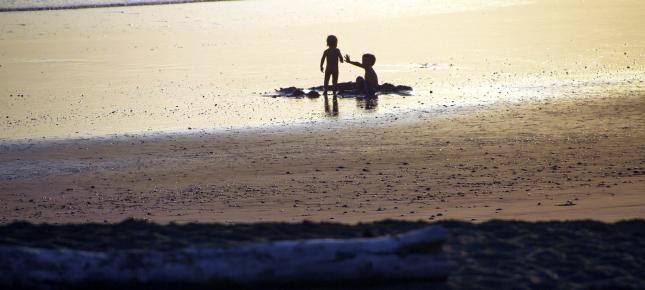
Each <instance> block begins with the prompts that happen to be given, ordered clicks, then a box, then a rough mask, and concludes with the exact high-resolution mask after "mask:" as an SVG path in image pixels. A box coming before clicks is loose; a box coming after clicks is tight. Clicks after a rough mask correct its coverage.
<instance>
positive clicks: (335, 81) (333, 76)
mask: <svg viewBox="0 0 645 290" xmlns="http://www.w3.org/2000/svg"><path fill="white" fill-rule="evenodd" d="M331 82H332V84H334V87H333V88H332V89H333V90H334V95H336V91H338V71H334V72H332V73H331Z"/></svg>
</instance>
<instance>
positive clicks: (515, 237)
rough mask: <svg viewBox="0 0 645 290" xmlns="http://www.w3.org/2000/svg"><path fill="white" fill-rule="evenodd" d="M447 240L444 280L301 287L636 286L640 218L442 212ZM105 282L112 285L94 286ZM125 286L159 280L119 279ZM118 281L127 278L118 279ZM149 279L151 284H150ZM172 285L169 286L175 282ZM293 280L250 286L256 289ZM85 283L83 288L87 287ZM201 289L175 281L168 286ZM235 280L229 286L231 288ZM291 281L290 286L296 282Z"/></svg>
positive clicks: (129, 239) (11, 231)
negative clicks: (472, 218) (526, 218)
mask: <svg viewBox="0 0 645 290" xmlns="http://www.w3.org/2000/svg"><path fill="white" fill-rule="evenodd" d="M432 224H439V225H442V226H444V227H445V228H446V229H447V230H448V232H449V235H448V239H447V240H446V243H445V245H444V247H443V256H444V258H445V259H447V260H449V261H451V262H453V263H454V264H455V268H454V271H453V272H452V274H451V275H450V276H449V278H448V280H447V281H446V282H445V283H440V284H427V283H422V282H417V283H413V282H409V281H408V282H400V281H399V282H396V283H390V284H383V283H379V285H370V284H369V282H366V281H361V282H360V283H358V284H356V285H352V286H349V287H348V286H347V285H343V284H341V285H331V286H326V287H317V286H315V285H304V286H302V285H301V288H302V289H354V288H357V289H429V287H430V288H431V289H567V290H571V289H643V288H645V277H644V276H643V275H642V270H643V269H644V268H645V221H643V220H633V221H623V222H617V223H602V222H594V221H570V222H535V223H531V222H516V221H499V220H495V221H488V222H485V223H479V224H474V223H466V222H457V221H442V222H435V223H432ZM427 225H429V223H426V222H406V221H391V220H389V221H381V222H375V223H367V224H357V225H346V224H334V223H312V222H305V223H298V224H286V223H258V224H237V225H222V224H185V225H177V224H169V225H156V224H151V223H145V222H142V221H133V220H129V221H125V222H123V223H119V224H110V225H104V224H83V225H58V226H56V225H33V224H27V223H15V224H9V225H4V226H0V245H23V246H31V247H40V248H73V249H83V250H89V251H106V250H124V249H160V250H172V249H177V248H183V247H198V248H199V247H218V246H234V245H239V244H243V243H248V242H263V241H268V240H284V239H305V238H306V239H308V238H354V237H371V236H377V235H384V234H395V233H401V232H405V231H409V230H412V229H417V228H420V227H423V226H427ZM101 286H103V287H105V288H106V289H110V288H111V287H114V286H115V285H101ZM118 286H119V287H125V288H128V289H134V288H144V286H145V287H149V288H150V289H165V288H170V289H173V287H171V286H168V285H125V286H124V285H118ZM126 286H127V287H126ZM153 286H154V287H153ZM175 286H176V285H175ZM289 286H292V285H278V286H275V285H274V286H272V287H269V286H267V285H262V286H254V287H252V288H259V289H268V288H270V289H284V288H294V287H289ZM96 287H97V285H93V287H92V288H94V289H95V288H96ZM192 288H200V289H201V288H204V289H212V286H211V287H210V288H209V287H208V286H204V285H181V287H175V288H174V289H192ZM234 288H237V287H234ZM295 288H297V287H295Z"/></svg>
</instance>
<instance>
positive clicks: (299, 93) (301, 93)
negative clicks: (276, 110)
mask: <svg viewBox="0 0 645 290" xmlns="http://www.w3.org/2000/svg"><path fill="white" fill-rule="evenodd" d="M304 95H305V92H304V91H303V90H295V91H293V92H292V93H291V96H292V97H302V96H304Z"/></svg>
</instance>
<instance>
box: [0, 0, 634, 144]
mask: <svg viewBox="0 0 645 290" xmlns="http://www.w3.org/2000/svg"><path fill="white" fill-rule="evenodd" d="M36 2H43V1H36ZM72 2H73V1H72ZM6 3H7V2H6V1H5V2H3V4H6ZM642 11H645V2H643V1H636V0H627V1H611V2H609V1H596V2H591V3H588V2H579V1H520V0H500V1H486V2H483V1H469V0H460V1H447V0H437V1H421V0H409V1H407V2H406V3H405V5H402V4H401V2H400V1H394V0H379V1H359V0H354V1H340V0H334V1H287V0H258V1H235V2H208V3H194V4H181V5H163V6H137V7H114V8H100V9H78V10H57V11H35V12H8V13H2V14H1V17H0V65H1V66H0V117H1V118H0V139H2V140H4V142H13V141H16V140H21V139H24V138H42V137H46V138H77V137H88V136H89V137H91V136H104V135H111V134H117V135H120V134H129V133H144V132H176V131H187V130H189V128H190V131H194V130H201V129H205V130H220V129H221V130H226V129H227V128H240V127H258V126H283V125H286V126H291V125H293V124H297V123H303V122H317V123H320V124H327V123H329V122H345V121H347V120H356V119H359V120H367V121H369V120H370V119H374V118H377V117H382V116H391V114H394V115H397V114H403V113H405V112H410V111H418V110H423V111H433V110H445V109H449V108H452V107H459V106H471V105H481V104H493V103H496V102H510V101H525V100H531V99H536V98H546V97H554V96H555V97H568V96H584V95H586V94H587V92H588V91H590V90H594V91H596V92H597V91H603V90H607V91H615V90H630V91H633V90H636V91H642V90H643V88H644V84H643V82H644V81H645V77H644V75H645V74H644V72H645V55H644V53H645V39H643V37H642V28H643V27H645V18H644V17H642V16H643V15H642ZM330 33H333V34H335V35H337V36H338V37H339V48H340V49H341V51H342V52H343V53H349V54H351V55H352V57H353V58H354V59H360V55H361V54H362V53H365V52H371V53H374V54H375V55H376V57H377V65H376V67H375V69H376V71H377V73H378V74H379V79H380V81H381V82H391V83H395V84H404V85H410V86H413V87H414V91H413V92H412V96H407V97H405V98H404V97H401V96H382V97H380V98H379V99H378V102H377V103H366V102H365V101H363V100H357V99H351V98H348V99H339V100H338V114H335V113H333V112H326V111H325V105H324V100H323V98H318V99H306V98H305V99H287V98H269V97H265V96H263V95H264V93H266V92H270V91H272V90H273V89H276V88H279V87H288V86H298V87H311V86H316V85H320V83H321V81H322V74H321V73H320V72H319V71H318V62H319V60H320V55H321V53H322V51H323V50H324V49H325V45H324V41H325V37H326V36H327V35H328V34H330ZM360 74H361V71H360V70H358V69H357V68H355V67H351V66H349V65H342V66H341V68H340V81H349V80H353V79H354V78H355V77H356V76H357V75H360ZM330 103H331V100H330ZM330 105H331V104H330Z"/></svg>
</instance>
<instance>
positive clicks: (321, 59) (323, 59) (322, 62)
mask: <svg viewBox="0 0 645 290" xmlns="http://www.w3.org/2000/svg"><path fill="white" fill-rule="evenodd" d="M325 54H327V51H325V52H323V55H322V57H321V58H320V71H321V72H322V71H323V64H324V63H325Z"/></svg>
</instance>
